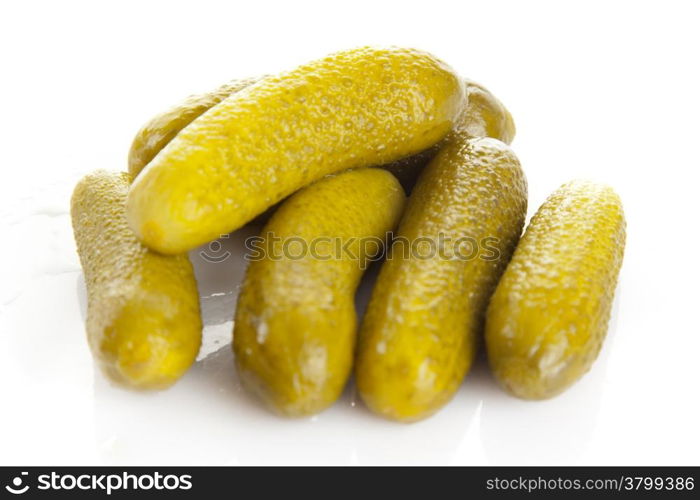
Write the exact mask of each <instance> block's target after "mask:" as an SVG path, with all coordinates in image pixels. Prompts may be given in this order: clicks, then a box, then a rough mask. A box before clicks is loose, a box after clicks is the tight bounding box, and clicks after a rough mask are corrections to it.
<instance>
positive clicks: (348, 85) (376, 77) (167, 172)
mask: <svg viewBox="0 0 700 500" xmlns="http://www.w3.org/2000/svg"><path fill="white" fill-rule="evenodd" d="M464 93H465V91H464V86H463V83H462V81H461V80H460V78H459V77H457V75H455V73H454V71H453V70H452V69H451V68H450V67H449V66H447V65H446V64H445V63H443V62H442V61H440V60H438V59H436V58H435V57H433V56H432V55H430V54H427V53H425V52H421V51H417V50H410V49H401V48H386V49H382V48H371V47H365V48H360V49H355V50H349V51H345V52H339V53H336V54H334V55H331V56H328V57H326V58H324V59H321V60H318V61H315V62H312V63H309V64H307V65H304V66H301V67H299V68H297V69H296V70H293V71H291V72H288V73H284V74H281V75H279V76H275V77H267V78H263V79H262V80H260V81H259V82H257V83H256V84H254V85H251V86H249V87H246V88H245V89H243V90H241V91H239V92H236V93H235V94H232V95H231V96H229V97H228V98H226V99H225V100H224V101H222V102H220V103H219V104H217V105H216V106H214V107H213V108H211V109H210V110H209V111H207V112H206V113H204V114H203V115H201V116H200V117H199V118H197V119H195V120H194V121H193V122H192V123H190V124H189V125H188V126H187V127H185V128H184V129H183V130H182V131H180V133H178V134H177V135H176V136H175V138H173V140H172V141H170V143H169V144H168V145H167V146H166V147H165V148H164V149H163V150H161V151H160V153H158V154H157V155H156V157H155V158H154V159H153V160H152V161H151V162H150V164H149V165H148V167H147V168H146V169H145V170H143V171H142V172H141V173H140V174H139V175H138V176H137V177H136V179H135V180H134V183H133V184H132V186H131V191H130V193H129V197H128V201H127V217H128V220H129V223H130V225H131V227H132V229H133V230H134V232H135V233H136V234H137V235H138V236H139V238H140V239H141V240H142V241H143V242H144V243H145V244H146V245H148V246H149V247H151V248H153V249H155V250H157V251H160V252H162V253H166V254H172V253H180V252H183V251H186V250H189V249H191V248H193V247H195V246H197V245H199V244H202V243H205V242H207V241H210V240H212V239H214V238H216V237H218V236H219V235H221V234H223V233H227V232H230V231H232V230H235V229H237V228H239V227H240V226H242V225H243V224H245V223H246V222H248V221H249V220H251V219H252V218H254V217H255V216H257V215H258V214H260V213H262V212H263V211H264V210H265V209H267V208H268V207H270V206H272V205H274V204H275V203H277V202H278V201H280V200H281V199H283V198H285V197H286V196H288V195H290V194H292V193H293V192H294V191H296V190H298V189H299V188H301V187H303V186H305V185H307V184H309V183H311V182H313V181H315V180H318V179H320V178H321V177H323V176H324V175H327V174H330V173H334V172H339V171H342V170H345V169H349V168H355V167H367V166H374V165H380V164H384V163H389V162H392V161H394V160H397V159H400V158H403V157H405V156H408V155H411V154H415V153H418V152H420V151H423V150H425V149H427V148H429V147H430V146H432V145H433V144H436V143H437V142H438V141H440V140H441V139H442V138H443V137H445V136H446V135H447V133H448V132H449V131H450V130H451V128H452V126H453V125H454V123H455V121H456V118H457V115H458V114H459V112H460V111H461V109H462V108H463V106H464Z"/></svg>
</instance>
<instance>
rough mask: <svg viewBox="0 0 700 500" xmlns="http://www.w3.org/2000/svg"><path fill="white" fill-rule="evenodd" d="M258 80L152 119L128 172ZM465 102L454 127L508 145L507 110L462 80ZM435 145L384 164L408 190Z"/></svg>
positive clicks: (511, 132)
mask: <svg viewBox="0 0 700 500" xmlns="http://www.w3.org/2000/svg"><path fill="white" fill-rule="evenodd" d="M258 80H260V78H247V79H241V80H232V81H230V82H228V83H226V84H224V85H222V86H221V87H219V88H217V89H215V90H214V91H212V92H209V93H205V94H199V95H194V96H190V97H188V98H187V99H185V100H184V101H183V102H181V103H180V104H178V105H177V106H174V107H172V108H171V109H169V110H167V111H165V112H163V113H161V114H159V115H157V116H154V117H153V118H152V119H151V120H149V121H148V123H146V124H145V125H144V126H143V127H141V129H140V130H139V131H138V133H137V134H136V137H134V140H133V142H132V144H131V150H130V151H129V173H130V174H131V177H132V179H133V178H135V177H136V176H137V175H138V174H139V172H141V170H143V169H144V167H145V166H146V165H147V164H148V163H149V162H150V161H151V160H152V159H153V158H154V157H155V156H156V154H158V152H159V151H160V150H161V149H163V148H164V147H165V146H166V145H167V144H168V143H169V142H170V141H171V140H172V139H173V138H174V137H175V136H176V135H177V134H178V133H179V132H180V131H181V130H182V129H184V128H185V127H186V126H187V125H189V124H190V123H191V122H192V121H194V119H195V118H197V117H199V116H200V115H202V114H203V113H204V112H205V111H207V110H208V109H210V108H211V107H213V106H215V105H217V104H218V103H220V102H221V101H223V100H224V99H225V98H226V97H228V96H229V95H231V94H234V93H236V92H238V91H240V90H243V89H244V88H246V87H248V86H249V85H252V84H253V83H255V82H257V81H258ZM464 86H465V91H466V92H465V93H466V96H467V99H466V100H465V106H464V107H463V109H462V111H461V113H460V116H459V118H458V119H457V124H456V125H455V128H457V129H460V130H464V131H465V132H467V133H468V134H470V135H472V136H474V137H493V138H495V139H499V140H500V141H503V142H505V143H506V144H510V143H511V141H512V140H513V138H514V137H515V124H514V122H513V118H512V116H511V114H510V113H509V112H508V110H507V109H506V107H505V106H504V105H503V104H502V103H501V101H499V100H498V99H497V98H496V97H495V96H494V95H493V94H492V93H491V92H489V91H488V90H487V89H486V88H485V87H484V86H483V85H480V84H478V83H476V82H473V81H471V80H465V81H464ZM438 149H439V148H438V146H434V147H432V148H429V149H427V150H425V151H421V152H420V153H417V154H415V155H411V156H407V157H405V158H401V159H399V160H396V161H394V162H391V163H389V164H386V165H382V168H386V169H387V170H389V171H390V172H391V173H392V174H394V175H395V176H396V178H397V179H399V181H400V182H401V185H402V186H403V187H404V189H406V190H407V191H410V190H411V189H412V188H413V186H414V184H415V183H416V179H417V178H418V175H419V174H420V172H421V170H422V169H423V168H424V167H425V166H426V165H427V164H428V162H429V161H430V160H431V159H432V158H433V157H434V156H435V154H436V153H437V151H438Z"/></svg>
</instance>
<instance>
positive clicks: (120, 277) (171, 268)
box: [71, 171, 202, 389]
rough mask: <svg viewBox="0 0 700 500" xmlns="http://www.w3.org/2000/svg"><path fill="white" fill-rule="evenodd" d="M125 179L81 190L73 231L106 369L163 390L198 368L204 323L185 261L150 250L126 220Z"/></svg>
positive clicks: (94, 182)
mask: <svg viewBox="0 0 700 500" xmlns="http://www.w3.org/2000/svg"><path fill="white" fill-rule="evenodd" d="M128 189H129V175H128V174H127V173H117V172H107V171H96V172H94V173H92V174H89V175H87V176H86V177H84V178H83V179H82V180H81V181H80V182H79V183H78V185H77V186H76V187H75V190H74V192H73V197H72V199H71V217H72V221H73V232H74V234H75V241H76V244H77V247H78V254H79V255H80V262H81V264H82V266H83V272H84V273H85V283H86V286H87V296H88V311H87V324H86V329H87V337H88V342H89V344H90V348H91V350H92V353H93V355H94V357H95V359H96V360H97V362H98V364H99V365H100V367H101V368H102V370H103V371H104V372H105V373H106V374H107V375H108V376H109V377H110V378H111V379H112V380H114V381H115V382H117V383H119V384H121V385H124V386H127V387H132V388H139V389H162V388H165V387H167V386H169V385H171V384H172V383H174V382H175V381H176V380H177V379H178V378H179V377H180V376H181V375H182V374H183V373H184V372H185V371H186V370H187V368H189V366H190V365H191V364H192V363H193V362H194V360H195V357H196V356H197V351H198V350H199V345H200V340H201V330H202V324H201V319H200V314H199V298H198V296H197V285H196V282H195V278H194V273H193V271H192V266H191V264H190V261H189V260H188V258H187V255H177V256H164V255H160V254H157V253H155V252H152V251H150V250H148V249H147V248H146V247H144V246H143V245H142V244H141V243H140V242H139V241H138V240H137V238H136V236H135V235H134V234H133V232H132V231H131V229H130V228H129V226H128V224H127V222H126V213H125V208H126V206H125V202H126V196H127V192H128Z"/></svg>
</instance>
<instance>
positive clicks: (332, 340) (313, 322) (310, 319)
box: [233, 168, 405, 416]
mask: <svg viewBox="0 0 700 500" xmlns="http://www.w3.org/2000/svg"><path fill="white" fill-rule="evenodd" d="M404 201H405V195H404V193H403V190H402V188H401V185H400V184H399V183H398V181H397V180H396V178H394V177H393V176H392V175H391V174H390V173H389V172H387V171H385V170H380V169H374V168H370V169H361V170H351V171H348V172H344V173H340V174H337V175H335V176H331V177H327V178H324V179H322V180H320V181H318V182H317V183H315V184H312V185H311V186H309V187H307V188H305V189H303V190H301V191H299V192H298V193H296V194H294V195H292V196H291V197H290V198H289V199H288V200H286V201H285V202H284V203H283V204H282V205H281V206H280V208H279V209H278V210H277V211H276V212H275V214H274V215H273V216H272V218H271V219H270V221H269V222H268V224H267V225H266V226H265V228H264V229H263V231H262V237H263V238H265V241H266V243H265V244H264V245H260V246H261V248H263V249H266V251H267V253H266V254H265V255H264V257H263V258H260V259H259V260H254V261H253V262H251V264H250V266H249V268H248V271H247V273H246V277H245V280H244V282H243V286H242V288H241V295H240V297H239V299H238V305H237V308H236V316H235V322H234V335H233V347H234V350H235V354H236V366H237V367H238V372H239V373H240V374H241V378H242V380H243V381H244V383H245V385H246V386H247V387H248V388H250V389H252V390H253V391H254V392H255V393H257V394H258V395H260V396H261V397H262V399H263V400H264V401H265V402H267V403H268V404H269V406H270V407H271V408H273V409H274V410H275V411H277V412H279V413H281V414H283V415H287V416H301V415H309V414H313V413H317V412H319V411H321V410H323V409H324V408H326V407H327V406H329V405H330V404H332V403H333V402H334V401H335V400H336V399H337V398H338V396H339V395H340V393H341V392H342V390H343V387H344V386H345V383H346V381H347V379H348V376H349V374H350V370H351V366H352V358H353V349H354V345H355V336H356V323H357V319H356V313H355V303H354V296H355V290H356V288H357V285H358V283H359V280H360V277H361V276H362V274H363V271H364V269H365V267H366V263H367V261H368V259H369V258H371V257H373V256H374V255H375V254H376V252H377V251H379V250H380V248H377V247H378V246H380V245H383V240H384V238H385V237H386V234H387V232H388V231H390V230H392V229H393V228H394V226H395V224H396V223H397V222H398V220H399V217H400V216H401V211H402V209H403V205H404ZM292 242H296V243H295V246H296V247H297V250H293V249H291V247H289V246H288V244H291V243H292ZM299 244H302V245H303V247H304V248H306V249H307V251H306V252H303V253H300V251H299V249H298V246H299ZM285 248H287V250H286V251H285ZM341 248H345V249H346V250H347V251H345V250H343V251H342V252H340V249H341Z"/></svg>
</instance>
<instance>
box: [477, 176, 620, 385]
mask: <svg viewBox="0 0 700 500" xmlns="http://www.w3.org/2000/svg"><path fill="white" fill-rule="evenodd" d="M624 246H625V218H624V214H623V210H622V204H621V202H620V198H619V197H618V196H617V194H615V192H614V191H613V190H612V189H611V188H609V187H607V186H603V185H599V184H595V183H591V182H586V181H574V182H570V183H568V184H565V185H563V186H562V187H561V188H559V189H558V190H557V191H555V192H554V194H552V195H551V196H550V197H549V199H547V201H546V202H545V203H544V204H543V205H542V206H541V207H540V209H539V210H538V211H537V213H536V214H535V216H534V217H533V218H532V221H531V222H530V224H529V226H528V228H527V231H526V232H525V235H524V236H523V238H522V239H521V241H520V243H519V244H518V248H517V250H516V251H515V254H514V255H513V259H512V260H511V262H510V264H509V265H508V268H507V270H506V271H505V273H504V274H503V278H502V279H501V281H500V283H499V284H498V288H497V289H496V292H495V293H494V295H493V297H492V299H491V304H490V305H489V309H488V315H487V326H486V345H487V351H488V358H489V362H490V364H491V367H492V369H493V372H494V374H495V375H496V378H497V379H498V380H499V381H500V383H501V384H502V385H503V387H505V388H506V389H507V390H508V391H509V392H510V393H512V394H514V395H515V396H518V397H521V398H525V399H543V398H549V397H552V396H555V395H557V394H559V393H560V392H562V391H563V390H564V389H566V388H567V387H569V386H570V385H571V384H573V383H574V382H576V381H577V380H578V379H579V378H580V377H581V376H582V375H583V374H584V373H586V372H587V371H588V370H589V369H590V367H591V365H592V363H593V361H594V360H595V359H596V357H597V356H598V352H599V351H600V348H601V345H602V342H603V340H604V338H605V335H606V330H607V324H608V319H609V317H610V308H611V304H612V301H613V296H614V293H615V286H616V283H617V276H618V273H619V270H620V266H621V264H622V257H623V253H624Z"/></svg>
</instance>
